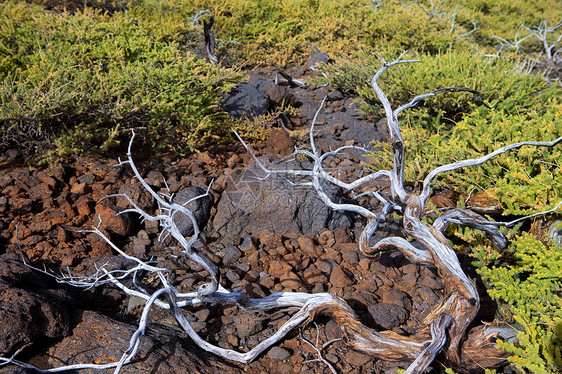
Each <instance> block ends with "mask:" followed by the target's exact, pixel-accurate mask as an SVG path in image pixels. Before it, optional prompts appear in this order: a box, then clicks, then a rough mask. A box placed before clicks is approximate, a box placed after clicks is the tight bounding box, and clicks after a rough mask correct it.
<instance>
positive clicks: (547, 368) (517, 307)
mask: <svg viewBox="0 0 562 374" xmlns="http://www.w3.org/2000/svg"><path fill="white" fill-rule="evenodd" d="M508 254H509V255H511V256H512V257H513V258H514V263H512V264H511V265H510V266H494V267H481V268H480V269H479V270H478V272H479V273H480V274H481V275H482V277H483V278H484V279H485V280H486V281H487V282H489V285H490V287H491V288H490V289H489V290H488V293H489V294H490V296H491V297H492V298H494V299H496V300H498V301H501V302H503V303H505V304H507V305H509V311H510V313H511V314H512V315H513V318H514V320H515V322H517V323H519V324H520V325H521V326H522V327H524V331H522V332H520V333H519V334H518V336H517V337H518V340H519V342H518V343H517V344H513V343H508V342H499V343H498V344H499V346H500V347H501V348H502V349H504V350H506V351H507V352H509V353H510V354H512V355H511V356H510V357H509V360H510V361H511V362H512V363H513V364H514V365H515V366H516V367H517V368H518V369H519V370H521V372H531V373H552V374H554V373H559V372H560V371H561V370H562V318H561V316H560V310H561V309H562V297H561V292H562V278H561V276H560V274H562V248H561V247H558V246H555V245H553V243H551V242H550V243H549V244H548V245H545V244H544V243H542V242H540V241H539V240H537V238H536V237H534V236H533V235H531V234H528V233H523V234H522V235H521V236H519V237H517V238H516V239H515V240H514V241H513V243H512V245H511V246H510V247H509V249H508Z"/></svg>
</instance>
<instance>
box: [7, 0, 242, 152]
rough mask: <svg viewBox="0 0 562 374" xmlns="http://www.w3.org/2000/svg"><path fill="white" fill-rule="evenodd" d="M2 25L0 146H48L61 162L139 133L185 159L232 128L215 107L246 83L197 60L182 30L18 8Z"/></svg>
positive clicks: (121, 15) (178, 25)
mask: <svg viewBox="0 0 562 374" xmlns="http://www.w3.org/2000/svg"><path fill="white" fill-rule="evenodd" d="M141 10H142V9H141ZM0 19H1V23H2V31H3V32H2V34H1V35H0V46H1V49H0V55H1V56H2V58H1V59H0V80H1V81H2V83H3V84H2V86H1V87H0V121H2V123H3V126H2V129H1V130H0V138H1V140H2V143H4V145H6V146H10V145H13V144H14V143H22V140H28V141H29V140H31V141H37V142H38V143H36V144H37V146H40V147H42V146H43V144H44V143H41V142H40V141H42V140H43V141H44V140H45V139H49V138H50V139H53V143H54V144H55V145H56V146H57V147H56V148H55V149H54V150H53V151H52V152H51V155H53V156H64V155H66V154H68V153H73V152H76V151H80V150H85V149H88V148H91V147H92V146H95V147H109V146H111V145H114V144H116V143H118V141H119V140H120V136H119V135H121V132H122V130H125V129H127V128H130V127H135V128H138V129H139V130H140V131H141V132H143V133H144V134H146V135H147V138H148V139H149V140H150V142H151V145H152V147H154V148H155V149H157V150H166V151H173V152H175V153H178V154H183V153H185V152H188V151H193V150H194V149H195V148H197V147H199V146H202V145H205V144H208V141H209V140H210V139H212V138H215V140H216V138H219V137H224V136H225V134H226V133H227V131H228V128H229V126H230V124H231V123H232V122H231V120H230V119H229V117H228V116H227V115H226V114H225V113H224V112H222V111H221V110H220V108H219V106H218V103H219V100H220V95H221V94H222V93H224V92H227V91H229V90H230V89H231V88H232V87H233V86H234V84H235V83H236V82H237V81H240V80H241V79H242V78H243V75H242V74H240V73H239V72H236V71H234V70H229V69H224V68H220V67H216V66H211V65H208V64H207V63H206V62H205V61H204V60H201V59H198V58H196V57H195V55H194V54H193V53H191V52H190V50H189V49H188V41H189V38H190V35H191V31H190V30H189V28H188V26H187V25H186V22H184V21H183V20H177V19H174V18H173V17H172V18H170V17H167V16H166V14H163V13H160V14H159V13H158V12H155V13H154V14H152V16H151V18H147V15H146V13H144V12H143V11H139V12H138V13H135V12H133V11H131V12H130V13H129V14H127V13H125V12H117V13H114V14H113V15H111V16H110V15H108V14H104V13H101V12H100V11H94V10H92V9H90V8H86V9H85V11H84V12H76V13H74V14H64V13H63V14H57V13H51V12H47V11H45V10H44V9H43V8H40V7H37V6H33V5H28V4H25V3H14V2H6V3H4V4H3V6H2V8H1V10H0ZM157 21H159V22H157ZM27 128H30V129H32V131H31V132H29V131H26V130H27ZM30 133H31V135H30ZM123 134H128V131H123ZM31 144H33V143H31Z"/></svg>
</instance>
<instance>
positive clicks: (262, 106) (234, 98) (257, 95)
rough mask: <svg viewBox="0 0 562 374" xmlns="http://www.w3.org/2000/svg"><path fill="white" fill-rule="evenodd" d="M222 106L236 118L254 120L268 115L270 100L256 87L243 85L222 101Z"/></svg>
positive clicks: (234, 89)
mask: <svg viewBox="0 0 562 374" xmlns="http://www.w3.org/2000/svg"><path fill="white" fill-rule="evenodd" d="M221 105H222V107H223V109H224V110H225V111H226V112H228V114H230V115H231V116H232V117H234V118H237V119H239V118H248V119H252V118H254V117H257V116H261V115H264V114H266V113H267V109H268V108H269V99H268V97H267V95H266V94H265V93H264V92H263V91H261V90H259V89H258V88H256V87H255V86H253V85H251V84H248V83H242V84H239V85H238V86H236V87H235V88H233V89H232V91H230V93H228V94H227V95H226V96H225V97H224V98H223V99H222V100H221Z"/></svg>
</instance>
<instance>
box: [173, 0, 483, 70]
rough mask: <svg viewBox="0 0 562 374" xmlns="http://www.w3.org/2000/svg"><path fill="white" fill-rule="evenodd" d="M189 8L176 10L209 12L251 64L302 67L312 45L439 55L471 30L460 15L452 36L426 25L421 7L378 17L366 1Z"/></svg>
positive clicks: (294, 0)
mask: <svg viewBox="0 0 562 374" xmlns="http://www.w3.org/2000/svg"><path fill="white" fill-rule="evenodd" d="M176 3H177V2H176ZM180 3H181V2H180ZM187 4H188V5H187V6H181V5H177V4H176V8H177V9H178V11H183V12H185V11H186V10H187V9H189V8H190V7H191V8H192V14H195V12H197V11H201V10H209V12H210V14H213V15H214V16H215V24H216V34H217V37H219V38H221V39H223V40H225V41H226V40H234V41H236V42H239V43H241V44H240V45H232V49H230V51H229V52H230V53H231V54H232V55H233V56H234V57H235V58H236V59H241V60H243V61H249V62H250V63H252V64H266V65H270V64H277V65H286V64H289V63H303V62H304V61H306V59H307V57H308V55H309V53H310V51H311V48H312V46H316V47H318V48H320V49H321V50H323V51H327V52H330V54H331V55H332V56H342V55H346V54H349V53H351V52H353V51H356V50H358V49H365V48H367V49H369V50H373V49H374V50H381V49H386V46H387V45H392V46H394V47H395V48H400V49H416V50H418V51H422V52H431V53H437V52H439V51H440V50H445V49H446V48H448V47H450V46H451V45H457V44H459V43H464V41H462V40H460V39H457V38H456V37H457V36H460V35H461V34H462V33H465V32H467V31H468V30H470V28H471V27H472V26H470V27H468V25H467V19H466V16H465V14H464V13H463V14H459V15H458V17H457V23H456V27H455V28H454V29H453V30H452V31H451V22H450V21H449V20H446V19H445V18H440V19H433V20H430V19H429V18H428V17H427V16H426V15H425V13H424V12H423V11H422V10H420V8H418V7H416V6H403V5H402V4H401V3H400V2H398V1H388V2H386V3H385V4H384V5H383V6H382V7H380V8H379V9H378V10H377V11H376V12H375V10H374V8H372V7H369V5H372V2H371V1H368V0H286V1H274V0H236V1H228V2H227V1H222V0H211V1H209V0H192V1H189V2H188V3H187ZM452 10H453V9H452V8H451V11H452ZM465 26H466V27H465ZM467 27H468V28H467Z"/></svg>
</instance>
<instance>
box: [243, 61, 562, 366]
mask: <svg viewBox="0 0 562 374" xmlns="http://www.w3.org/2000/svg"><path fill="white" fill-rule="evenodd" d="M403 56H404V53H403V54H402V55H400V56H399V57H398V58H397V59H396V60H394V61H392V62H387V61H385V60H384V59H383V58H382V57H380V56H379V58H380V59H381V61H382V63H383V65H382V67H381V68H380V69H379V70H378V71H377V73H376V74H375V76H374V77H373V79H372V80H371V85H372V87H373V90H374V91H375V93H376V94H377V96H378V98H379V100H380V102H381V103H382V105H383V107H384V110H385V113H386V120H387V125H388V130H389V133H390V136H391V139H390V143H391V145H392V150H393V153H394V156H393V161H394V162H393V169H392V170H378V171H375V172H373V173H371V174H369V175H366V176H363V177H362V178H359V179H356V180H355V181H352V182H347V181H343V180H340V179H338V178H336V177H335V176H333V175H331V174H330V173H329V172H327V171H326V170H324V168H323V163H324V162H325V160H326V159H327V158H328V157H333V156H335V155H337V154H339V153H342V152H345V151H347V150H348V149H350V148H353V147H341V148H338V149H336V150H334V151H330V152H326V153H324V154H321V152H320V151H319V149H318V148H317V147H316V145H315V142H314V136H313V129H314V125H315V122H316V117H317V116H318V113H319V112H317V113H316V116H315V118H314V120H313V123H312V126H311V128H310V133H309V137H310V150H304V149H297V150H295V153H294V154H295V155H305V156H307V157H309V158H310V160H311V161H312V167H311V169H310V170H288V169H281V170H279V169H268V168H267V167H266V166H265V165H263V164H262V163H261V162H260V161H259V160H258V159H257V157H256V156H255V155H254V153H253V152H252V150H251V149H250V147H249V146H248V145H246V144H245V143H243V142H242V143H243V144H244V146H245V147H246V149H248V151H249V152H250V154H251V155H252V156H253V158H254V160H255V162H256V163H257V164H258V165H259V167H260V168H261V169H262V171H264V172H265V173H266V176H265V177H264V178H267V177H268V176H270V175H273V174H285V175H290V176H296V177H301V178H304V179H305V180H309V182H308V183H309V184H311V185H312V186H313V187H314V189H315V190H316V192H317V193H318V196H319V197H320V198H321V199H322V200H323V201H324V202H325V203H326V205H328V206H329V207H331V208H333V209H335V210H345V211H348V212H353V213H357V214H360V215H362V216H363V217H365V218H366V219H367V224H366V226H365V228H364V230H363V232H362V234H361V236H360V238H359V248H360V251H361V252H362V253H363V254H365V255H367V256H372V257H376V256H378V255H379V254H380V253H381V252H382V251H386V250H389V249H393V250H398V251H400V252H401V253H402V254H404V256H405V257H406V258H407V259H408V260H410V261H411V262H412V263H416V264H421V265H426V266H431V267H435V268H437V270H438V272H439V275H440V276H441V278H442V279H443V281H444V283H445V291H446V294H447V298H446V299H445V301H443V302H442V303H441V304H440V305H438V306H437V307H436V308H435V310H433V311H432V312H431V313H430V314H429V315H428V316H427V317H426V319H425V323H424V325H423V326H420V327H419V329H418V331H417V332H416V333H415V334H414V335H412V336H409V337H404V336H400V335H397V334H395V333H393V332H392V331H382V332H376V331H373V330H372V329H369V328H367V327H366V326H364V325H362V324H360V323H359V322H358V321H357V320H356V319H354V317H353V316H352V315H351V314H347V313H345V314H344V315H341V311H340V310H337V311H334V312H333V313H331V315H332V318H334V320H335V321H336V322H337V323H338V325H339V326H340V327H341V329H342V336H343V340H344V342H345V343H346V344H348V345H350V346H352V347H353V348H355V349H357V350H360V351H362V352H364V353H368V354H372V355H374V356H376V357H378V358H380V359H384V360H393V361H398V360H411V361H413V362H412V364H411V365H410V367H409V368H408V370H407V371H406V372H407V373H422V372H424V370H425V369H426V368H427V367H428V366H429V365H430V364H431V362H432V361H433V359H434V358H435V356H436V355H437V353H439V351H441V350H442V349H444V350H445V351H446V358H447V360H448V361H449V362H450V363H451V364H452V365H453V366H454V367H455V368H457V369H458V370H462V371H465V370H470V369H471V368H480V367H494V366H497V365H499V364H501V363H502V362H504V361H505V360H504V357H505V353H504V352H502V351H500V350H498V349H496V348H495V344H494V343H493V341H494V340H495V339H498V338H499V339H502V338H504V339H509V338H512V337H513V336H512V335H509V334H506V333H505V331H504V329H501V328H500V329H494V330H491V329H489V328H485V327H478V328H475V329H472V330H470V331H468V326H469V325H470V324H471V323H472V321H473V319H474V317H475V316H476V314H477V312H478V310H479V307H480V297H479V295H478V292H477V290H476V287H475V285H474V282H473V281H472V280H471V279H469V278H468V277H467V276H466V274H465V273H464V271H463V269H462V268H461V265H460V262H459V260H458V258H457V256H456V253H455V251H454V249H453V248H452V247H451V245H450V244H449V242H448V241H447V239H446V238H445V237H444V236H443V232H444V231H445V228H446V226H447V225H448V224H450V223H456V224H459V225H465V226H469V227H473V228H476V229H479V230H482V231H484V232H485V233H486V234H487V235H488V236H489V237H490V238H491V239H492V241H493V242H494V244H496V245H497V246H498V247H500V248H504V247H505V246H506V245H507V240H506V239H505V237H504V236H503V234H502V233H501V232H500V231H499V230H498V229H497V226H501V225H508V224H509V223H495V222H490V221H488V220H487V219H485V218H484V217H482V216H480V215H478V214H476V213H474V212H472V211H470V210H468V209H455V210H451V211H449V212H447V213H445V214H443V215H442V216H441V217H440V218H438V219H437V221H436V222H435V223H434V225H433V226H432V225H428V224H427V223H425V222H423V221H422V220H421V217H422V215H423V211H424V205H425V203H426V201H427V199H428V198H429V195H430V191H431V181H432V180H433V179H434V178H435V177H436V176H437V175H438V174H440V173H443V172H446V171H453V170H457V169H460V168H464V167H469V166H477V165H480V164H482V163H484V162H486V161H488V160H490V159H491V158H493V157H495V156H497V155H500V154H502V153H504V152H507V151H509V150H513V149H517V148H520V147H523V146H535V147H553V146H555V145H557V144H558V143H560V142H561V141H562V137H561V138H558V139H556V140H553V141H551V142H535V141H528V142H521V143H517V144H512V145H508V146H505V147H503V148H500V149H498V150H496V151H495V152H492V153H490V154H489V155H486V156H483V157H480V158H477V159H472V160H464V161H459V162H456V163H453V164H449V165H444V166H441V167H438V168H436V169H434V170H433V171H431V172H430V173H429V174H428V175H427V177H426V178H425V180H424V184H423V189H422V191H421V193H420V194H419V195H418V194H416V193H414V192H408V191H407V190H406V188H405V183H404V141H403V139H402V135H401V132H400V125H399V121H398V115H399V114H400V113H401V112H402V111H404V110H406V109H409V108H412V107H414V106H416V105H417V104H419V103H420V102H421V101H422V100H424V99H426V98H428V97H431V96H435V95H437V94H440V93H443V92H463V91H464V92H470V93H472V94H474V95H475V96H477V97H478V98H480V92H478V91H475V90H472V89H469V88H463V87H451V88H443V89H439V90H435V91H433V92H430V93H427V94H424V95H420V96H418V97H415V98H414V99H412V100H411V101H410V102H409V103H407V104H405V105H402V106H401V107H399V108H397V109H394V110H393V109H392V106H391V104H390V101H389V99H388V97H387V96H386V94H385V93H384V92H383V91H382V89H381V88H380V87H379V85H378V80H379V78H380V77H381V75H382V74H383V73H384V72H385V71H386V70H388V69H390V68H392V67H393V66H396V65H398V64H402V63H411V62H418V60H404V59H403ZM480 100H481V98H480ZM321 108H322V105H321V107H320V109H321ZM320 109H319V111H320ZM238 138H239V139H240V137H238ZM240 140H241V141H242V139H240ZM381 178H384V179H386V180H388V181H390V194H391V197H389V198H386V197H384V196H383V195H382V194H380V193H379V192H378V191H370V194H371V195H372V196H375V197H376V198H377V199H378V200H379V201H380V202H381V203H382V209H381V210H380V211H379V212H375V211H371V210H370V209H368V208H366V207H363V206H360V205H357V204H349V203H347V204H340V203H336V202H334V201H331V200H330V198H329V197H328V195H327V194H326V192H325V190H324V188H325V187H324V186H325V184H326V182H327V183H331V184H333V185H335V186H338V187H341V188H342V189H345V190H347V191H350V192H351V195H352V196H354V197H359V196H363V195H365V194H367V193H365V192H363V193H360V194H356V193H355V190H356V189H357V188H358V187H360V186H364V185H365V184H366V183H368V182H374V181H376V180H378V179H381ZM321 182H322V183H321ZM561 204H562V203H561ZM559 206H560V204H559ZM557 208H558V206H557ZM392 211H399V212H401V213H402V214H403V222H402V224H403V228H404V231H405V232H406V234H407V235H408V236H409V237H410V238H411V239H414V240H415V241H416V242H418V243H420V244H421V245H422V246H423V249H419V248H418V247H416V246H414V245H413V244H412V243H410V241H409V240H407V239H405V238H401V237H388V238H385V239H382V240H380V241H379V242H378V243H376V244H375V245H374V246H373V247H371V246H370V244H369V242H370V239H371V238H372V237H373V235H374V233H375V231H376V230H377V228H378V225H379V224H380V223H381V222H384V221H385V220H386V217H387V215H388V213H390V212H392ZM540 214H544V213H540ZM507 335H509V336H507ZM467 337H468V339H466V338H467Z"/></svg>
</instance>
